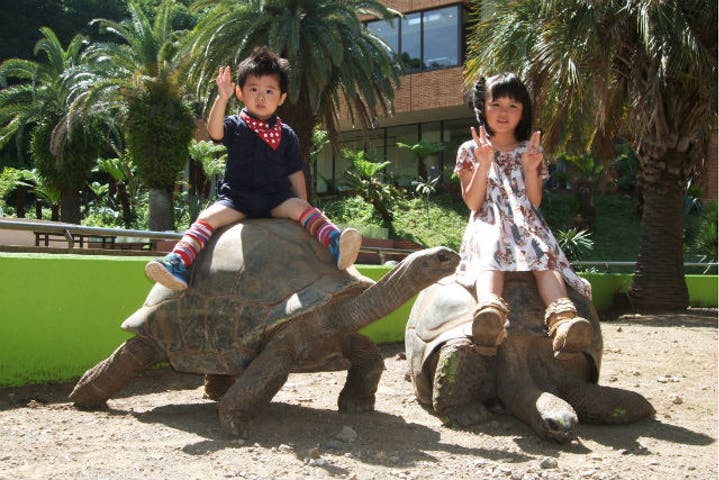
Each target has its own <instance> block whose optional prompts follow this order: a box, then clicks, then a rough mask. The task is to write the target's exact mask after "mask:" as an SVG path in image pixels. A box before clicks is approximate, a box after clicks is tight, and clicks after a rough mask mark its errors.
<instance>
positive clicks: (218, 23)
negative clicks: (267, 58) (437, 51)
mask: <svg viewBox="0 0 719 480" xmlns="http://www.w3.org/2000/svg"><path fill="white" fill-rule="evenodd" d="M193 8H195V9H197V10H198V11H199V10H202V9H210V8H211V10H210V11H209V12H207V14H205V15H204V16H203V18H202V19H201V20H200V22H199V23H198V25H197V27H196V29H195V35H194V36H193V38H192V41H191V43H190V44H189V45H188V48H189V51H191V55H192V60H191V69H190V77H191V78H192V81H193V83H194V84H195V85H197V88H198V94H199V95H198V96H200V97H204V98H207V99H209V98H210V94H211V92H212V91H213V88H214V79H215V77H216V75H217V69H218V67H219V66H222V65H237V64H238V63H239V62H240V61H241V60H242V59H243V58H244V57H246V56H247V55H248V54H249V53H250V52H251V51H252V49H253V48H254V47H256V46H261V45H267V46H269V47H270V48H271V49H272V50H273V51H275V52H276V53H278V54H279V55H281V56H282V57H285V58H287V59H288V60H289V62H290V66H291V73H290V89H289V95H288V101H287V102H285V104H284V105H283V107H282V108H281V109H280V112H279V115H280V117H281V118H282V120H283V121H284V122H286V123H287V124H288V125H290V126H292V128H293V129H294V130H295V132H296V133H297V136H298V138H299V140H300V146H301V149H302V158H303V159H304V160H305V169H304V172H305V176H306V177H307V178H306V180H307V185H313V182H312V179H311V172H310V169H309V164H310V162H309V161H308V159H309V153H310V150H311V148H312V132H313V129H314V127H315V125H316V124H317V123H318V122H320V121H321V122H322V123H323V128H324V129H325V130H327V132H328V133H329V135H330V138H331V139H333V140H336V137H337V131H338V127H337V122H338V120H339V118H340V112H343V113H344V112H346V113H347V114H348V115H349V117H350V118H351V120H352V122H353V123H355V124H359V125H360V126H362V127H367V126H372V125H373V124H374V122H375V119H376V118H377V117H378V115H380V114H382V115H386V114H387V113H388V112H389V111H390V109H391V103H392V99H393V97H394V88H395V87H397V86H398V85H399V65H398V64H397V63H396V62H395V61H394V60H393V54H392V52H391V49H390V48H389V47H388V46H387V44H386V43H384V41H383V40H381V39H380V38H379V37H376V36H375V35H373V34H372V32H370V31H369V30H368V29H367V28H364V26H363V24H362V23H361V22H360V21H359V18H358V15H367V16H372V17H374V18H385V19H390V18H392V17H393V16H394V15H396V12H394V11H393V10H390V9H388V8H386V7H385V6H384V5H383V4H382V3H381V2H379V1H372V0H247V1H238V0H220V1H216V0H199V1H197V2H195V3H194V4H193ZM333 144H336V142H334V141H333Z"/></svg>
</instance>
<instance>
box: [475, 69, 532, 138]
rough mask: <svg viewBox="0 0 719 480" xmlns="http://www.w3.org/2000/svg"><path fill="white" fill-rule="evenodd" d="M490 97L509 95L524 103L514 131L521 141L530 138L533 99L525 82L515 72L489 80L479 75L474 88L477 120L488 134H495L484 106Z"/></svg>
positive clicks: (502, 74) (501, 74)
mask: <svg viewBox="0 0 719 480" xmlns="http://www.w3.org/2000/svg"><path fill="white" fill-rule="evenodd" d="M487 92H489V97H490V98H493V99H497V98H501V97H509V98H511V99H513V100H516V101H518V102H521V103H522V118H521V120H520V121H519V124H518V125H517V128H516V130H515V131H514V136H515V137H516V139H517V140H518V141H520V142H523V141H525V140H529V137H531V135H532V101H531V99H530V98H529V92H528V91H527V87H526V86H524V83H522V81H521V80H520V79H519V78H518V77H517V76H516V75H515V74H513V73H500V74H499V75H495V76H493V77H489V80H485V78H484V77H479V78H478V79H477V81H476V82H474V88H473V89H472V104H473V107H474V113H475V115H476V116H477V122H479V125H481V126H483V127H484V129H485V130H486V131H487V134H488V135H490V136H491V135H494V132H493V131H492V129H491V128H490V127H489V125H487V118H486V116H485V113H484V106H485V102H486V100H487Z"/></svg>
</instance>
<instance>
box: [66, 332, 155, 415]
mask: <svg viewBox="0 0 719 480" xmlns="http://www.w3.org/2000/svg"><path fill="white" fill-rule="evenodd" d="M166 359H167V357H166V356H165V353H164V352H163V351H162V350H161V349H160V347H159V345H157V343H155V341H153V340H150V339H149V338H147V337H139V336H138V337H133V338H131V339H129V340H127V341H126V342H125V343H123V344H122V345H120V346H119V347H117V349H116V350H115V351H114V352H113V353H112V355H110V356H109V357H107V358H106V359H105V360H103V361H102V362H100V363H98V364H97V365H95V366H94V367H93V368H91V369H90V370H88V371H87V372H85V374H84V375H83V376H82V378H80V380H79V381H78V382H77V384H76V385H75V388H74V389H73V390H72V392H71V393H70V395H69V397H68V398H69V399H70V401H71V402H73V403H74V404H75V406H76V407H78V408H86V409H96V408H102V407H104V406H105V402H106V401H107V399H108V398H110V397H112V396H113V395H114V394H116V393H117V392H119V391H120V390H121V389H122V388H123V387H124V386H125V385H126V384H127V383H128V382H129V381H130V380H132V379H133V378H134V377H135V376H136V375H137V374H139V373H140V372H142V371H143V370H145V369H147V368H148V367H150V366H152V365H154V364H156V363H159V362H162V361H164V360H166Z"/></svg>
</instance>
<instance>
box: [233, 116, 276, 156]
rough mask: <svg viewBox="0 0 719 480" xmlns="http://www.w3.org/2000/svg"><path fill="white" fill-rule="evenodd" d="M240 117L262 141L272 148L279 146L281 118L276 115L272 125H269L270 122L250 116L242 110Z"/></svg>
mask: <svg viewBox="0 0 719 480" xmlns="http://www.w3.org/2000/svg"><path fill="white" fill-rule="evenodd" d="M240 118H242V120H243V121H244V122H245V123H246V124H247V126H249V127H250V128H251V129H252V130H253V131H254V132H255V133H256V134H257V136H258V137H260V139H262V141H263V142H265V143H266V144H267V145H269V146H270V148H271V149H272V150H277V147H279V146H280V140H282V120H280V117H276V121H275V126H274V127H270V124H269V123H268V122H266V121H264V120H260V119H257V118H253V117H251V116H250V115H249V114H248V113H247V112H245V111H244V110H242V111H241V112H240Z"/></svg>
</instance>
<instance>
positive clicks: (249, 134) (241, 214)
mask: <svg viewBox="0 0 719 480" xmlns="http://www.w3.org/2000/svg"><path fill="white" fill-rule="evenodd" d="M216 83H217V89H218V96H217V98H216V99H215V103H214V104H213V106H212V109H211V110H210V116H209V119H208V125H207V129H208V131H209V133H210V136H211V137H212V139H213V140H215V141H218V142H219V141H221V142H222V143H223V144H224V145H225V146H226V147H227V165H226V167H225V177H224V180H223V181H222V184H221V186H220V190H219V194H218V199H217V201H216V202H215V203H214V204H212V205H210V206H209V207H208V208H207V209H205V210H204V211H202V212H201V213H200V215H199V216H198V217H197V220H196V221H195V222H194V223H193V224H192V225H191V226H190V229H189V230H187V232H185V234H184V235H183V237H182V238H181V239H180V240H179V241H178V242H177V244H176V245H175V248H174V249H173V250H172V252H171V253H169V254H168V255H167V256H165V258H163V259H157V260H153V261H151V262H149V263H148V264H147V265H146V266H145V272H146V273H147V276H148V277H150V279H152V280H154V281H156V282H159V283H161V284H162V285H164V286H166V287H168V288H171V289H174V290H184V289H186V288H187V269H188V268H189V266H190V265H191V264H192V262H193V261H194V260H195V258H196V257H197V255H198V253H199V252H200V250H201V249H202V248H203V247H204V246H205V244H206V243H207V241H208V240H209V238H210V237H211V236H212V233H213V232H214V231H215V229H217V228H220V227H222V226H225V225H229V224H231V223H234V222H237V221H240V220H242V219H245V218H269V217H273V218H289V219H292V220H295V221H299V222H300V223H301V224H302V225H303V226H304V227H305V229H306V230H307V231H308V232H309V233H310V234H312V235H314V236H315V237H316V238H317V240H319V241H320V242H321V243H322V244H324V245H325V246H326V247H327V248H329V250H330V253H331V254H332V257H333V258H334V259H335V261H336V262H337V267H338V268H339V269H340V270H344V269H346V268H347V267H349V266H350V265H352V264H353V263H354V261H355V260H356V259H357V254H358V253H359V248H360V245H361V243H362V237H361V236H360V234H359V232H358V231H357V230H355V229H353V228H348V229H345V230H344V231H342V232H341V233H340V231H339V230H338V228H337V227H336V226H335V225H334V224H332V222H330V221H329V220H328V219H327V217H325V216H324V215H323V214H322V212H320V211H319V210H318V209H317V208H314V207H313V206H312V205H310V204H309V203H308V202H307V188H306V185H305V178H304V174H303V172H302V158H301V156H300V147H299V141H298V139H297V135H296V134H295V132H294V131H293V130H292V128H290V127H289V126H288V125H285V124H283V123H282V121H281V120H280V118H279V117H278V116H277V115H276V114H275V112H276V111H277V108H278V107H279V106H280V105H282V104H283V103H284V101H285V99H286V98H287V87H288V84H289V63H288V62H287V60H285V59H283V58H280V57H278V56H277V55H276V54H275V53H273V52H272V51H271V50H270V49H269V48H267V47H258V48H255V50H254V51H253V52H252V54H250V56H249V57H247V58H246V59H244V60H243V61H242V62H241V63H240V65H239V66H238V71H237V85H235V84H233V83H232V77H231V74H230V67H224V68H223V67H220V69H219V73H218V75H217V80H216ZM232 95H236V96H237V99H238V100H240V101H241V102H242V103H243V104H244V105H245V107H244V108H243V109H242V112H240V114H239V115H230V116H228V117H225V109H226V107H227V103H228V102H229V101H230V99H231V98H232Z"/></svg>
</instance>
